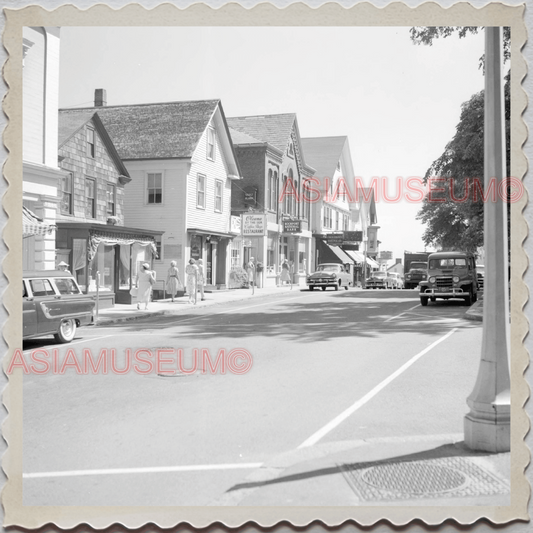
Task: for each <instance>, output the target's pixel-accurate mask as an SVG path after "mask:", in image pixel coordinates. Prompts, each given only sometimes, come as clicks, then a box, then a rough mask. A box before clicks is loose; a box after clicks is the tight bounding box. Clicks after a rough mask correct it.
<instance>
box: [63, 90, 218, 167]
mask: <svg viewBox="0 0 533 533" xmlns="http://www.w3.org/2000/svg"><path fill="white" fill-rule="evenodd" d="M219 104H220V100H198V101H189V102H167V103H156V104H136V105H120V106H104V107H92V108H88V109H87V108H85V109H66V110H61V113H63V114H65V115H66V116H68V115H73V114H81V113H85V112H89V111H90V110H92V112H93V113H94V112H95V111H96V112H97V113H98V116H99V117H100V119H101V121H102V123H103V125H104V126H105V129H106V130H107V131H108V133H109V135H110V137H111V138H112V139H113V143H114V144H115V147H116V149H117V152H118V154H119V156H120V157H121V158H122V159H123V160H132V159H188V158H190V157H192V155H193V152H194V150H195V148H196V146H197V144H198V142H199V140H200V137H201V136H202V134H203V132H204V131H205V129H206V127H207V125H208V123H209V121H210V120H211V117H212V116H213V114H214V113H215V111H216V108H217V106H219Z"/></svg>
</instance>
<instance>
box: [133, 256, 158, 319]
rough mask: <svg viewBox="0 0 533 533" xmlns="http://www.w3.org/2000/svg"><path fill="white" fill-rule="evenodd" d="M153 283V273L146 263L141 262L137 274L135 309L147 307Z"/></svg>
mask: <svg viewBox="0 0 533 533" xmlns="http://www.w3.org/2000/svg"><path fill="white" fill-rule="evenodd" d="M154 283H155V274H154V273H153V272H152V271H151V270H150V265H149V264H148V263H143V264H142V266H141V270H140V272H139V273H138V274H137V309H140V308H141V304H142V303H144V308H145V309H148V302H149V301H150V296H151V295H152V285H153V284H154Z"/></svg>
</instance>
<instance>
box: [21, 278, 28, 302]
mask: <svg viewBox="0 0 533 533" xmlns="http://www.w3.org/2000/svg"><path fill="white" fill-rule="evenodd" d="M22 297H23V298H27V297H28V290H27V289H26V284H25V283H24V282H22Z"/></svg>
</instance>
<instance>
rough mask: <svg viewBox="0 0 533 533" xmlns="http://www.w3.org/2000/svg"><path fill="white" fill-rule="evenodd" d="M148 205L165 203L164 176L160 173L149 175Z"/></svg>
mask: <svg viewBox="0 0 533 533" xmlns="http://www.w3.org/2000/svg"><path fill="white" fill-rule="evenodd" d="M147 190H148V203H149V204H162V203H163V174H161V173H160V172H156V173H149V174H148V179H147Z"/></svg>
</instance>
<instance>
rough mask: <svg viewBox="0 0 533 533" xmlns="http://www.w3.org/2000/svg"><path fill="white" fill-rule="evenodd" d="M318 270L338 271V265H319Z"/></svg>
mask: <svg viewBox="0 0 533 533" xmlns="http://www.w3.org/2000/svg"><path fill="white" fill-rule="evenodd" d="M318 270H319V271H321V272H338V270H339V266H338V265H320V266H319V267H318Z"/></svg>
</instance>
